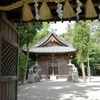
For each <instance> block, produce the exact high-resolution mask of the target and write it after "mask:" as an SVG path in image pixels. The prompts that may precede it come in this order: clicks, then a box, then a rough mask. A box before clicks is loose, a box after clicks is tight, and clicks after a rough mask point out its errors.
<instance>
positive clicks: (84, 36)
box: [73, 21, 91, 82]
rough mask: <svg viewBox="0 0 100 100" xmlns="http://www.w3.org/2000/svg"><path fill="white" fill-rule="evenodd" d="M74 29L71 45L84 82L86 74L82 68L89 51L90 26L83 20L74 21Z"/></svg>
mask: <svg viewBox="0 0 100 100" xmlns="http://www.w3.org/2000/svg"><path fill="white" fill-rule="evenodd" d="M74 28H75V30H74V34H73V46H74V47H75V48H76V51H77V53H76V54H77V55H76V58H77V60H78V62H80V63H81V68H82V75H83V82H86V74H85V68H84V62H85V59H86V58H87V55H88V53H89V51H90V46H91V42H90V28H89V25H87V24H86V23H85V22H83V21H79V22H76V23H75V27H74Z"/></svg>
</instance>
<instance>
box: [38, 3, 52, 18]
mask: <svg viewBox="0 0 100 100" xmlns="http://www.w3.org/2000/svg"><path fill="white" fill-rule="evenodd" d="M39 14H40V19H41V20H47V19H51V18H53V16H52V14H51V12H50V9H49V7H48V5H47V3H46V2H43V3H42V5H41V7H40V11H39Z"/></svg>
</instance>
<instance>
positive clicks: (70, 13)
mask: <svg viewBox="0 0 100 100" xmlns="http://www.w3.org/2000/svg"><path fill="white" fill-rule="evenodd" d="M63 9H64V10H63V18H72V17H75V12H74V10H73V8H72V7H71V5H70V3H69V1H68V0H67V1H66V2H65V5H64V8H63Z"/></svg>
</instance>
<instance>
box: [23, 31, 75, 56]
mask: <svg viewBox="0 0 100 100" xmlns="http://www.w3.org/2000/svg"><path fill="white" fill-rule="evenodd" d="M52 35H53V36H54V38H55V39H56V40H58V41H59V42H60V43H61V44H62V45H50V46H44V44H45V42H47V41H48V39H49V38H50V36H52ZM22 51H23V52H26V51H27V49H26V48H23V49H22ZM75 51H76V50H75V48H73V46H72V45H70V44H68V43H67V42H66V41H64V40H62V39H61V38H60V37H58V36H57V35H56V34H55V33H49V34H48V36H47V37H45V38H44V39H42V40H41V41H40V42H39V43H37V44H36V45H35V46H32V47H30V48H29V53H34V54H35V53H68V52H75Z"/></svg>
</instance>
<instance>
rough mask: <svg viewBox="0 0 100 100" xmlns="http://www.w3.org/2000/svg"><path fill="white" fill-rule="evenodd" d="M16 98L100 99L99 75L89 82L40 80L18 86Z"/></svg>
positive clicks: (39, 99) (27, 99) (28, 99)
mask: <svg viewBox="0 0 100 100" xmlns="http://www.w3.org/2000/svg"><path fill="white" fill-rule="evenodd" d="M18 100H100V76H98V77H91V82H89V81H88V79H87V83H83V80H82V78H81V77H79V81H78V82H68V81H67V79H57V80H41V81H40V82H37V83H27V84H25V85H20V86H18Z"/></svg>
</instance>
